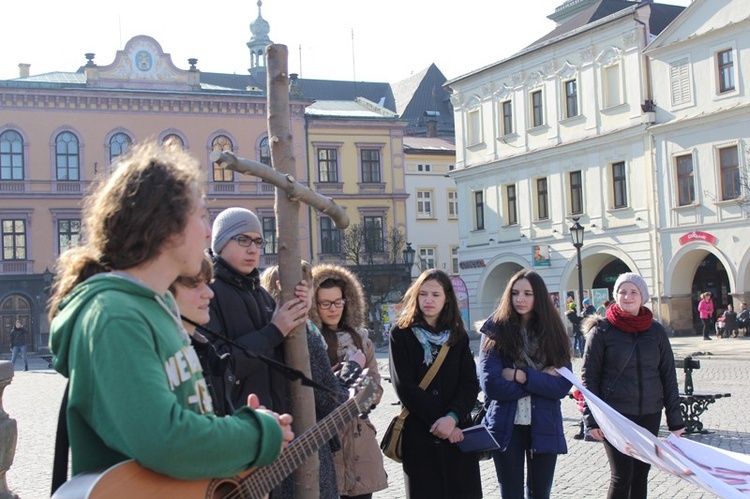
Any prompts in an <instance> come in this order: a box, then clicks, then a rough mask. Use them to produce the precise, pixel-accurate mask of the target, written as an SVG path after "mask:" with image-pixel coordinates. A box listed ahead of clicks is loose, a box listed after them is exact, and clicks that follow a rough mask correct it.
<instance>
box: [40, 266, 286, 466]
mask: <svg viewBox="0 0 750 499" xmlns="http://www.w3.org/2000/svg"><path fill="white" fill-rule="evenodd" d="M50 349H51V350H52V354H53V365H54V368H55V370H57V371H58V372H59V373H61V374H62V375H63V376H65V377H67V378H68V379H69V380H70V384H69V395H68V409H67V418H68V434H69V436H70V447H71V453H72V468H73V475H77V474H79V473H83V472H87V471H99V470H104V469H107V468H109V467H111V466H112V465H114V464H116V463H118V462H121V461H124V460H126V459H135V460H136V461H138V462H139V463H140V464H141V465H143V466H144V467H146V468H149V469H152V470H154V471H156V472H159V473H162V474H165V475H168V476H171V477H175V478H181V479H193V480H196V479H203V478H210V477H227V476H232V475H235V474H237V473H239V472H241V471H243V470H246V469H248V468H250V467H256V466H264V465H267V464H269V463H271V462H272V461H273V460H274V459H276V457H277V456H278V454H279V452H280V450H281V440H282V436H281V428H280V427H279V425H278V423H277V422H276V420H275V419H274V418H273V417H272V416H270V415H268V414H265V413H262V412H256V411H254V410H252V409H250V408H249V407H242V408H240V409H239V410H238V411H237V412H236V413H235V414H234V415H233V416H227V417H223V418H219V417H216V416H214V415H213V411H212V403H211V396H210V395H209V392H208V390H207V388H206V382H205V380H204V379H203V375H202V374H201V371H202V370H201V366H200V363H199V361H198V357H197V355H196V353H195V351H194V350H193V348H192V347H191V346H190V341H189V338H188V335H187V333H186V332H185V330H184V328H182V324H181V322H180V320H179V313H178V312H177V307H176V305H175V303H174V300H173V298H172V295H171V294H169V293H167V295H165V296H160V295H158V294H157V293H156V292H154V291H153V290H151V289H149V288H147V287H145V286H143V285H142V284H139V283H137V282H135V281H133V280H131V279H129V278H127V277H124V276H123V275H121V274H117V273H111V274H109V273H107V274H99V275H96V276H93V277H91V278H89V279H88V280H86V281H85V282H83V283H81V284H79V285H78V286H76V287H75V289H73V291H72V292H71V293H70V294H68V296H66V297H65V300H64V301H63V303H62V304H61V305H60V308H59V311H58V314H57V316H56V317H55V318H54V320H53V321H52V326H51V332H50Z"/></svg>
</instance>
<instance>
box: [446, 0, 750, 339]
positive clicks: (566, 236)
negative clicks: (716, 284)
mask: <svg viewBox="0 0 750 499" xmlns="http://www.w3.org/2000/svg"><path fill="white" fill-rule="evenodd" d="M703 3H704V2H696V5H694V6H693V7H691V10H693V11H694V10H697V9H698V8H699V5H698V4H703ZM705 3H706V4H708V3H710V2H705ZM723 3H725V2H723ZM732 3H733V4H736V5H737V8H739V4H741V3H745V4H746V1H745V0H743V1H737V2H732ZM682 10H683V7H676V6H670V5H663V4H656V3H651V2H642V3H641V2H629V1H624V0H569V1H567V2H565V3H564V4H563V5H561V6H560V7H558V9H556V12H555V13H554V14H553V15H551V16H550V18H551V19H553V20H555V21H556V22H557V23H558V26H557V27H556V28H555V29H554V30H553V31H552V32H550V33H549V34H548V35H547V36H545V37H543V38H542V39H540V40H539V41H537V42H535V43H534V44H532V45H531V46H529V47H527V48H526V49H524V50H523V51H521V52H519V53H518V54H515V55H513V56H511V57H509V58H507V59H505V60H502V61H500V62H498V63H495V64H492V65H489V66H487V67H485V68H481V69H479V70H477V71H474V72H472V73H469V74H467V75H464V76H462V77H459V78H457V79H454V80H452V81H449V82H448V83H447V85H448V86H449V87H450V88H451V89H452V90H453V105H454V108H455V118H456V167H457V168H456V171H455V172H453V173H452V176H453V178H454V179H455V180H456V183H457V188H458V193H459V199H460V200H461V210H460V212H459V240H460V248H459V256H460V267H461V276H462V277H463V278H464V280H465V281H466V283H467V286H468V287H469V289H470V290H473V293H470V294H472V301H471V306H472V320H477V319H480V318H482V317H484V316H486V315H488V314H489V313H490V311H491V310H492V308H493V307H494V305H495V303H496V301H497V299H498V297H499V296H500V294H501V293H502V290H503V289H504V287H505V285H506V283H507V280H508V278H509V276H510V275H512V274H513V273H514V272H515V271H517V270H518V269H520V268H523V267H533V268H535V269H536V270H538V271H539V272H540V274H541V275H542V276H543V277H544V279H545V281H546V282H547V285H548V287H549V290H550V292H551V293H556V294H557V298H559V299H560V300H561V301H562V300H564V299H565V296H566V294H567V293H568V292H569V291H572V290H576V289H578V287H579V286H578V272H577V266H576V250H575V248H574V246H573V244H572V241H571V238H570V226H571V225H572V224H573V222H574V220H576V219H577V220H579V222H580V223H581V225H583V226H584V227H585V229H586V233H585V241H584V244H583V247H582V248H581V257H582V262H583V265H582V268H583V272H582V274H583V276H582V277H583V279H582V281H583V282H582V287H583V289H584V290H588V292H590V293H592V294H593V297H594V298H595V301H597V302H601V301H603V300H604V299H606V297H607V295H608V293H610V294H611V288H612V285H613V283H614V280H615V279H616V277H617V275H619V274H620V273H621V272H624V271H628V270H630V271H633V272H638V273H640V274H641V275H643V276H644V278H645V279H646V280H647V282H648V283H649V287H650V288H651V290H652V294H653V297H652V304H651V305H652V307H653V308H654V309H655V310H656V311H657V312H658V313H659V315H660V317H661V319H662V320H663V321H664V322H665V323H666V325H667V326H668V327H672V328H675V329H679V330H689V329H690V328H691V324H690V321H691V320H692V319H691V318H690V317H689V316H690V315H691V312H692V310H691V306H690V304H689V303H688V302H689V301H690V297H691V296H692V289H691V287H693V288H695V287H698V288H701V289H706V288H705V286H707V285H708V281H709V279H708V278H707V276H706V275H705V272H704V271H703V270H701V268H699V264H700V263H701V262H702V261H703V259H704V257H705V256H707V254H708V253H712V254H715V255H716V256H717V258H718V257H719V254H720V253H721V252H720V251H712V250H709V249H708V248H703V249H702V252H700V253H695V254H693V255H692V256H683V257H681V258H678V257H680V256H681V254H680V251H682V253H683V254H684V253H685V251H684V250H681V248H680V247H678V246H677V245H679V243H678V241H679V238H680V237H681V236H685V235H686V234H688V235H687V236H685V237H690V236H689V234H692V233H693V232H694V231H698V230H700V231H706V232H709V233H710V232H711V231H712V230H713V227H717V228H718V227H719V226H720V224H726V223H727V222H726V218H725V219H723V220H724V221H723V222H720V221H719V220H722V219H721V217H722V216H725V217H726V216H729V215H728V214H726V215H725V214H724V213H723V211H722V213H719V211H720V210H718V209H717V208H716V207H713V206H712V208H711V209H712V210H713V211H715V212H716V213H714V215H713V218H712V220H716V222H709V223H714V224H715V225H713V226H711V225H708V226H707V225H706V223H707V222H708V220H706V219H705V218H704V217H705V214H704V213H703V212H704V211H708V210H706V207H705V206H703V207H696V210H695V211H697V212H701V216H700V217H698V216H697V215H696V216H694V217H693V218H692V221H690V222H688V221H687V220H683V223H682V224H679V225H678V224H675V223H674V222H675V219H676V218H677V219H679V218H680V216H679V215H681V214H682V213H683V212H684V211H685V210H690V208H685V209H682V210H679V209H678V210H676V211H674V210H672V208H671V203H672V199H673V197H674V195H673V194H672V193H670V191H669V189H672V187H670V186H671V185H672V184H671V182H670V181H669V180H668V179H667V178H668V174H667V172H666V171H665V170H664V169H663V168H661V167H660V166H659V165H660V163H661V161H663V159H664V158H665V157H670V155H673V154H675V152H673V151H676V149H675V148H674V147H670V148H669V150H668V151H666V152H664V151H661V149H659V148H657V146H656V145H655V143H656V142H657V141H658V140H657V136H656V135H652V134H651V133H650V132H649V130H650V129H651V128H654V129H659V127H658V126H656V123H657V120H658V122H659V123H661V122H664V123H666V122H669V121H672V120H673V114H674V112H673V111H672V110H670V109H669V107H664V104H663V100H664V99H663V98H662V97H661V95H662V94H661V93H660V92H662V91H664V86H665V85H666V86H668V85H667V82H668V81H669V80H668V79H667V77H666V73H665V74H664V75H663V76H659V77H657V76H656V75H655V74H654V75H653V76H652V74H651V71H650V61H649V58H648V57H647V56H646V54H645V53H644V49H645V48H646V46H647V45H648V43H649V42H650V41H651V40H653V39H654V37H655V36H656V35H658V34H659V33H661V32H662V31H663V30H664V28H665V27H666V26H667V25H669V24H670V22H672V20H674V19H675V18H676V17H677V16H678V15H679V14H680V12H681V11H682ZM745 10H747V9H745ZM688 16H689V12H688V13H687V15H686V16H685V17H683V19H692V20H691V21H689V22H688V23H687V24H688V25H687V26H686V27H685V28H684V29H685V30H695V28H696V19H695V18H690V17H688ZM746 16H747V13H745V12H743V14H742V15H739V16H738V17H737V18H735V19H746ZM720 17H722V16H720ZM727 18H728V19H731V16H730V15H727ZM743 22H745V21H743ZM742 27H745V28H746V25H744V24H742V25H741V26H740V27H737V28H735V29H734V30H733V31H734V32H735V39H734V40H735V41H734V43H735V44H736V45H737V46H739V44H741V43H742V42H741V41H740V39H738V38H737V36H739V35H738V34H739V33H740V32H741V30H742ZM674 29H676V28H673V27H670V30H669V32H672V31H673V30H674ZM675 35H676V36H677V37H679V36H680V35H679V34H678V33H675ZM666 36H669V35H668V34H665V37H666ZM658 40H659V39H657V42H658ZM670 43H671V42H669V43H666V44H665V48H664V50H669V52H668V53H669V54H671V55H670V58H669V59H668V60H667V63H671V62H672V61H673V59H674V58H677V56H680V57H684V56H686V55H687V54H689V50H688V49H687V48H683V49H679V48H675V49H674V50H675V51H672V50H673V49H672V48H668V47H667V45H669V44H670ZM706 43H708V42H706ZM717 43H718V39H717ZM745 45H746V44H745ZM717 50H718V49H717ZM740 58H741V56H740V55H739V54H738V58H737V59H736V60H739V59H740ZM655 64H656V62H655ZM654 69H655V73H656V69H657V67H655V68H654ZM706 71H708V69H706ZM737 79H738V82H737V85H738V88H739V90H738V91H737V92H736V93H737V94H738V95H737V99H738V100H739V99H740V98H742V96H743V95H744V92H743V87H742V86H741V83H740V81H739V80H740V79H741V78H740V76H739V75H738V76H737ZM706 81H708V77H707V78H706ZM714 86H715V85H714ZM705 91H706V92H708V89H706V90H705ZM667 92H668V90H667ZM656 95H659V97H658V98H657V97H656ZM665 95H666V94H665ZM667 99H668V97H667ZM723 102H725V105H726V104H728V101H726V100H723ZM719 106H721V104H719ZM735 107H736V106H735ZM740 107H741V106H740ZM733 109H734V108H733ZM686 112H687V111H686ZM690 112H691V113H694V114H693V115H697V114H699V112H698V111H697V110H695V109H693V110H692V111H690ZM734 112H735V113H736V114H737V115H738V116H739V115H741V114H743V113H742V111H741V110H740V109H734ZM730 113H731V112H730ZM738 119H739V118H738ZM663 126H664V127H665V128H666V127H669V125H663ZM692 127H693V129H695V125H693V126H692ZM678 128H679V126H678ZM735 129H736V128H735ZM668 130H670V131H669V132H667V131H666V130H665V131H664V132H658V133H659V134H660V135H662V136H663V135H664V134H666V133H669V134H670V135H672V134H674V132H673V131H671V130H672V129H671V128H668ZM692 133H693V134H695V132H692ZM714 133H718V132H714ZM745 136H746V134H745ZM735 139H736V137H735ZM712 141H714V142H712V144H714V143H715V144H720V143H724V142H720V139H719V138H718V137H716V138H715V139H712ZM736 143H737V142H736V140H735V144H736ZM683 144H684V142H683ZM691 144H692V142H691ZM690 147H692V145H691V146H690ZM708 147H709V148H713V147H716V146H715V145H710V146H708ZM680 150H681V151H684V150H685V149H680ZM740 161H743V160H740ZM670 164H671V163H670ZM706 168H707V169H706V171H707V173H711V178H713V179H714V180H712V181H711V183H712V185H715V184H716V181H715V178H716V174H717V173H718V170H714V169H713V168H714V166H708V165H707V167H706ZM741 168H744V166H742V165H741ZM667 170H669V168H668V169H667ZM743 171H744V170H743ZM706 182H708V180H706ZM701 185H703V183H702V184H701ZM664 189H666V191H665V190H664ZM731 203H733V204H734V205H736V204H737V203H736V200H735V201H731V202H730V204H731ZM719 204H721V203H719ZM727 208H728V205H727ZM728 211H730V212H731V213H732V215H731V216H732V219H731V220H732V223H735V221H736V223H737V224H740V223H742V221H744V222H745V223H746V222H747V215H746V214H744V213H741V210H737V209H735V210H728ZM675 213H676V214H675ZM667 229H668V230H669V232H670V234H671V233H672V232H673V233H674V235H673V236H672V235H670V237H669V238H665V237H664V233H665V231H667ZM728 230H730V229H729V227H728ZM735 231H736V229H735ZM741 246H742V249H741V250H738V251H739V252H744V253H743V254H744V260H742V261H745V262H746V261H747V259H748V252H747V247H748V244H747V243H745V244H744V245H741ZM539 253H541V259H540V260H538V261H537V260H536V259H535V255H537V254H539ZM687 253H690V252H689V251H688V252H687ZM733 258H734V257H729V256H728V255H727V257H726V258H725V259H724V260H725V262H726V264H729V262H730V261H732V259H733ZM719 260H720V261H721V258H719ZM675 261H682V264H681V265H679V266H678V267H675ZM722 263H724V262H722ZM738 263H739V260H738ZM738 266H739V265H738ZM725 267H726V265H725ZM745 267H747V263H745ZM674 272H677V273H684V275H682V276H681V277H679V278H670V279H671V280H670V281H669V283H667V278H666V277H665V276H667V275H671V274H670V273H674ZM744 272H745V273H746V272H747V270H745V271H744ZM747 282H748V279H743V280H742V282H740V280H738V279H735V280H734V281H729V284H728V286H729V288H728V289H727V292H736V289H742V290H744V289H746V286H747V285H748V284H742V283H747ZM737 286H743V287H741V288H737ZM678 289H679V291H678ZM720 292H721V289H717V293H716V294H717V295H719V294H720ZM675 298H677V299H675ZM680 299H681V300H682V302H681V301H680ZM719 302H720V303H719V305H721V300H719ZM678 305H679V307H680V309H681V310H682V311H681V312H679V313H676V312H674V311H673V310H672V309H673V308H674V307H675V306H678ZM680 313H682V314H683V315H684V317H682V316H680ZM672 319H680V320H679V321H676V322H675V323H674V324H672V323H671V320H672Z"/></svg>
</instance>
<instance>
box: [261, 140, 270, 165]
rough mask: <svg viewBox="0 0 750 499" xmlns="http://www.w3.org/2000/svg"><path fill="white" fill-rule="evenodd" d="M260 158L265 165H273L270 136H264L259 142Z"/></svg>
mask: <svg viewBox="0 0 750 499" xmlns="http://www.w3.org/2000/svg"><path fill="white" fill-rule="evenodd" d="M258 156H259V158H258V160H259V161H260V162H261V163H263V164H264V165H268V166H273V165H271V146H270V145H269V144H268V137H263V138H262V139H261V140H260V144H258Z"/></svg>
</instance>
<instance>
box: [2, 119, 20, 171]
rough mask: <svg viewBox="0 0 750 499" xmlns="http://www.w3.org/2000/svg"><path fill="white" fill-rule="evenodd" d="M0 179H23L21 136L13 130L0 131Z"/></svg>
mask: <svg viewBox="0 0 750 499" xmlns="http://www.w3.org/2000/svg"><path fill="white" fill-rule="evenodd" d="M0 180H23V137H21V134H20V133H18V132H16V131H15V130H6V131H4V132H3V133H0Z"/></svg>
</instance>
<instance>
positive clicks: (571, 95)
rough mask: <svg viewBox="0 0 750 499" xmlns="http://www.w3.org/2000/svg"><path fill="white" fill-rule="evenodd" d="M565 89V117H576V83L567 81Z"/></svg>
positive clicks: (575, 81)
mask: <svg viewBox="0 0 750 499" xmlns="http://www.w3.org/2000/svg"><path fill="white" fill-rule="evenodd" d="M563 85H564V87H565V117H566V118H572V117H573V116H578V81H577V80H568V81H566V82H565V83H564V84H563Z"/></svg>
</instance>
